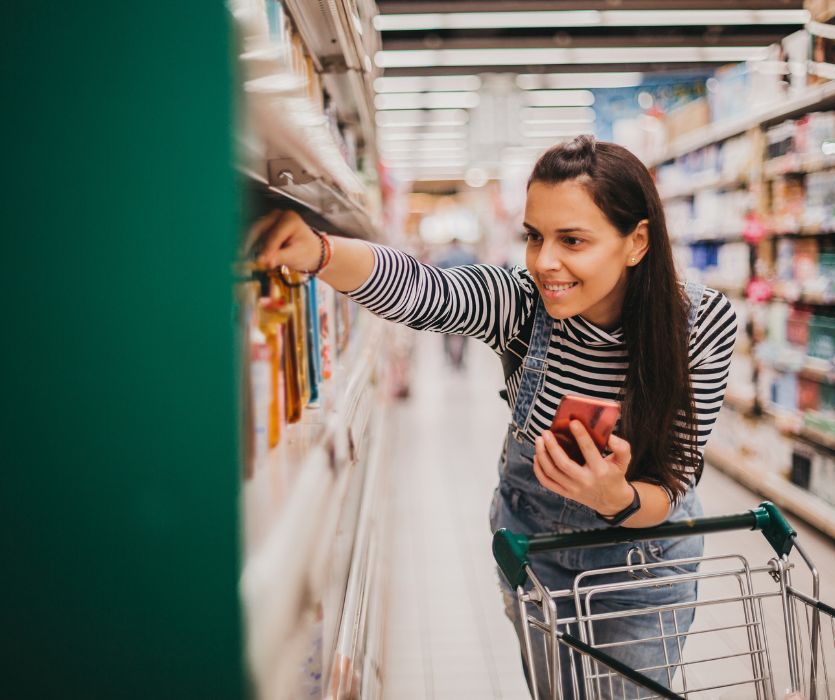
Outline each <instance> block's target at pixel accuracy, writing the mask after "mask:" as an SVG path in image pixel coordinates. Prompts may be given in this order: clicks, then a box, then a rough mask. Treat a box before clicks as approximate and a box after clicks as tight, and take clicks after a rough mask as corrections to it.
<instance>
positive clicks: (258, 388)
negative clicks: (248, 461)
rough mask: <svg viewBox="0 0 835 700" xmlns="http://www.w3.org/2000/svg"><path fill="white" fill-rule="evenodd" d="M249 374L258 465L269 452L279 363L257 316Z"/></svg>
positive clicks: (252, 328)
mask: <svg viewBox="0 0 835 700" xmlns="http://www.w3.org/2000/svg"><path fill="white" fill-rule="evenodd" d="M249 350H250V360H249V372H250V385H251V388H252V429H253V434H254V447H255V449H254V451H253V455H252V456H253V461H254V463H255V464H258V463H259V462H260V461H261V459H263V457H264V456H265V455H266V454H267V451H268V450H269V447H270V444H269V436H270V413H271V405H272V401H273V393H272V373H273V362H274V359H275V356H274V351H275V347H274V345H271V344H270V342H269V340H268V338H267V335H266V334H265V333H264V331H263V330H262V328H261V325H260V323H258V318H257V314H256V315H255V317H254V322H253V323H252V324H250V331H249Z"/></svg>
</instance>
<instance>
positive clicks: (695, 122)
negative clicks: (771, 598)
mask: <svg viewBox="0 0 835 700" xmlns="http://www.w3.org/2000/svg"><path fill="white" fill-rule="evenodd" d="M709 123H710V106H709V105H708V102H707V99H706V98H704V97H699V98H698V99H695V100H692V101H691V102H688V103H687V104H685V105H682V106H681V107H677V108H676V109H674V110H672V111H671V112H670V113H669V114H667V115H666V116H665V117H664V125H665V126H666V128H667V139H668V141H675V140H676V139H678V138H680V137H681V136H684V135H685V134H689V133H690V132H691V131H695V130H696V129H700V128H701V127H703V126H707V125H708V124H709Z"/></svg>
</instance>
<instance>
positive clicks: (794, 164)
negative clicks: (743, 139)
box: [763, 153, 835, 179]
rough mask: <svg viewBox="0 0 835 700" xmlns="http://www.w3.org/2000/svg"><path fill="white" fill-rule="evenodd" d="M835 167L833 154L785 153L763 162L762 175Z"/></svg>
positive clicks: (776, 175)
mask: <svg viewBox="0 0 835 700" xmlns="http://www.w3.org/2000/svg"><path fill="white" fill-rule="evenodd" d="M833 167H835V156H825V155H823V154H820V156H816V157H814V158H813V157H811V156H802V155H799V154H797V153H786V154H785V155H782V156H779V157H777V158H772V159H770V160H767V161H765V163H763V176H764V177H765V178H766V179H773V178H775V177H779V176H780V175H788V174H792V173H813V172H818V171H821V170H828V169H829V168H833Z"/></svg>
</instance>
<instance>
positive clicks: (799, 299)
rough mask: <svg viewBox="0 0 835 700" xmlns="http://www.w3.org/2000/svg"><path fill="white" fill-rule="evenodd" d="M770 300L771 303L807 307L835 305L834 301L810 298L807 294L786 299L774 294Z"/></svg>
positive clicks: (786, 297)
mask: <svg viewBox="0 0 835 700" xmlns="http://www.w3.org/2000/svg"><path fill="white" fill-rule="evenodd" d="M771 299H772V301H783V302H785V303H786V304H807V305H808V306H822V307H831V306H832V305H833V304H835V299H827V298H823V297H812V296H809V295H808V294H799V295H798V296H796V297H788V296H784V295H782V294H774V295H773V296H772V297H771Z"/></svg>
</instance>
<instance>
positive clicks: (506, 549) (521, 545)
mask: <svg viewBox="0 0 835 700" xmlns="http://www.w3.org/2000/svg"><path fill="white" fill-rule="evenodd" d="M727 530H760V531H761V532H762V533H763V535H764V536H765V538H766V539H767V540H768V542H769V544H770V545H771V546H772V547H773V548H774V551H775V552H776V553H777V555H778V556H786V555H788V553H789V552H791V549H792V545H793V543H794V539H793V538H794V536H795V534H796V532H795V530H794V528H792V526H791V525H789V523H788V521H787V520H786V519H785V518H784V517H783V514H782V513H781V512H780V510H779V509H778V508H777V506H775V505H774V504H773V503H771V502H769V501H763V502H762V503H760V505H759V506H758V507H757V508H753V509H751V510H749V511H747V512H745V513H739V514H738V515H721V516H718V517H713V518H696V519H694V520H676V521H673V522H666V523H662V524H661V525H656V526H655V527H609V528H603V529H600V530H584V531H582V532H567V533H562V532H554V533H541V534H538V535H523V534H518V533H514V532H511V531H510V530H507V529H505V528H502V529H500V530H497V531H496V532H495V534H494V535H493V557H494V558H495V559H496V563H497V564H498V565H499V568H500V569H501V570H502V573H503V574H504V576H505V578H506V579H507V581H508V583H510V585H511V586H512V587H513V588H516V587H517V586H521V585H523V584H524V583H525V581H526V580H527V578H528V574H527V572H526V570H525V569H526V567H527V566H528V554H529V553H530V552H543V551H547V550H552V549H575V548H578V547H600V546H602V545H607V544H617V543H619V542H642V541H644V540H660V539H666V538H668V537H688V536H692V535H704V534H707V533H710V532H724V531H727Z"/></svg>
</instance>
